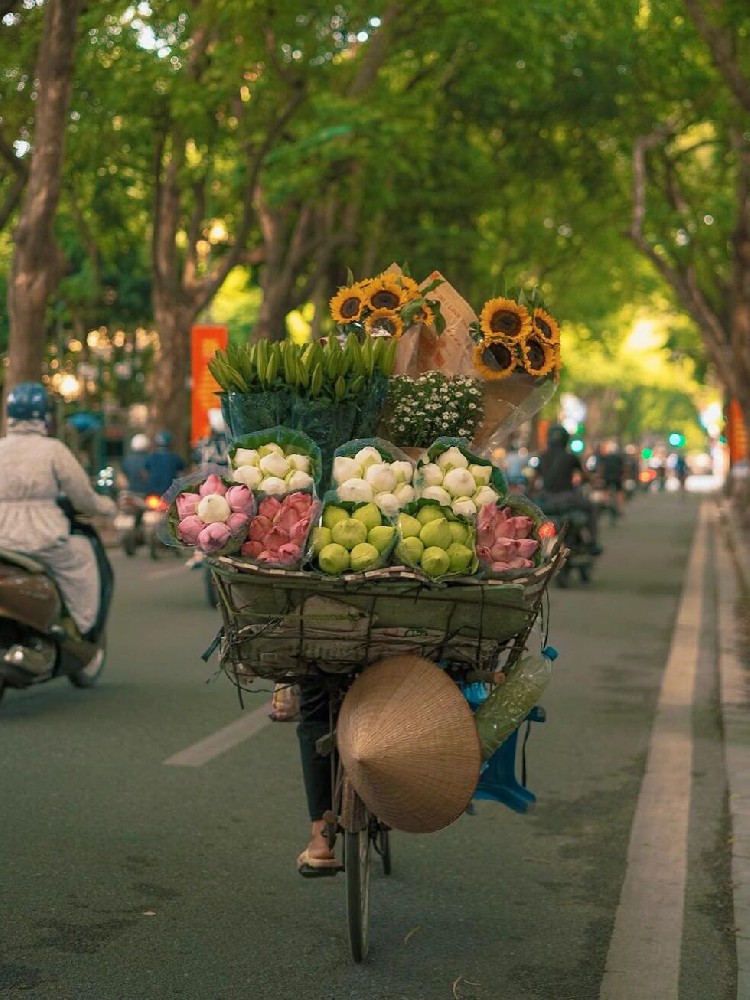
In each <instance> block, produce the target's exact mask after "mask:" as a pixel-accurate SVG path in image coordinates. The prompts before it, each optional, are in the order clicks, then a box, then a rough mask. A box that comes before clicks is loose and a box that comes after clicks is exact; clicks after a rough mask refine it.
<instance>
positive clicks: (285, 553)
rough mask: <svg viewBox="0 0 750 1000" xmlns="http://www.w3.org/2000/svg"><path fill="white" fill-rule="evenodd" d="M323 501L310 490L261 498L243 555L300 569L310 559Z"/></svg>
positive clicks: (272, 563) (250, 526)
mask: <svg viewBox="0 0 750 1000" xmlns="http://www.w3.org/2000/svg"><path fill="white" fill-rule="evenodd" d="M320 508H321V502H320V500H318V499H316V498H315V496H314V495H313V494H312V493H310V492H302V491H298V492H296V493H287V494H286V495H285V496H283V497H275V496H266V497H263V498H260V497H259V498H258V510H257V513H256V515H255V517H254V518H253V519H252V520H251V522H250V524H249V526H248V532H247V540H246V541H245V542H244V544H243V545H242V548H241V549H240V555H241V557H242V558H243V559H247V561H248V562H251V563H255V564H256V565H263V566H273V567H279V568H282V569H300V568H301V567H302V565H303V563H304V562H305V560H306V559H307V555H308V547H309V544H310V539H311V536H312V531H313V527H314V526H315V524H316V523H317V521H318V518H319V516H320Z"/></svg>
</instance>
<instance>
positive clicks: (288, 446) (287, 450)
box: [229, 426, 323, 496]
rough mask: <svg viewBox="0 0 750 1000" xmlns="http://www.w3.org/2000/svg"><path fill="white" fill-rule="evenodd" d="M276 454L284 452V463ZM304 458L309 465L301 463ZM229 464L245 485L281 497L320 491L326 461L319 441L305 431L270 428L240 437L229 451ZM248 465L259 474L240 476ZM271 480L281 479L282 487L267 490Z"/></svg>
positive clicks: (239, 480)
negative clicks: (265, 487) (305, 491)
mask: <svg viewBox="0 0 750 1000" xmlns="http://www.w3.org/2000/svg"><path fill="white" fill-rule="evenodd" d="M272 452H276V453H277V454H279V452H280V453H282V456H283V460H282V461H281V462H277V461H276V460H275V459H273V458H272V457H271V453H272ZM303 458H307V459H308V460H309V462H304V461H301V459H303ZM264 460H265V461H264ZM229 463H230V466H231V470H232V471H231V476H232V478H233V479H234V480H235V481H237V482H245V483H246V485H248V486H250V487H251V488H252V489H254V490H256V491H257V492H259V493H268V492H272V493H273V494H274V495H277V496H283V495H284V494H285V493H293V492H296V491H298V490H306V489H309V490H311V491H313V492H317V490H318V488H319V486H320V482H321V476H322V473H323V459H322V456H321V453H320V448H319V447H318V445H317V444H316V443H315V441H313V439H312V438H311V437H309V436H308V435H307V434H305V433H303V432H302V431H299V430H295V429H293V428H291V427H282V426H277V427H266V428H265V429H264V430H260V431H255V432H254V433H252V434H245V435H243V436H242V437H240V438H237V439H236V440H235V441H234V442H233V443H232V445H231V446H230V448H229ZM247 466H252V467H254V468H256V469H257V470H258V472H257V474H252V475H250V474H243V473H239V474H238V470H239V469H241V468H242V467H247ZM295 472H301V473H302V474H303V476H304V475H305V474H307V475H309V476H310V477H311V482H310V483H305V480H304V478H302V477H299V476H297V477H295V476H294V473H295ZM269 478H272V479H275V480H277V479H281V480H282V484H279V483H274V484H273V489H272V490H268V489H264V485H263V484H264V480H266V479H269Z"/></svg>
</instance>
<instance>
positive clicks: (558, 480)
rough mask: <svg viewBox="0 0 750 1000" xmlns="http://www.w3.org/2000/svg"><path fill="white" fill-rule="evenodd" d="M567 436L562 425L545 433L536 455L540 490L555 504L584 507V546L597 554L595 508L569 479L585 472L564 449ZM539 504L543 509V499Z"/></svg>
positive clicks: (593, 553)
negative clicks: (544, 441)
mask: <svg viewBox="0 0 750 1000" xmlns="http://www.w3.org/2000/svg"><path fill="white" fill-rule="evenodd" d="M569 440H570V435H569V434H568V432H567V431H566V430H565V428H564V427H563V426H562V425H560V424H558V425H555V426H554V427H550V429H549V432H548V434H547V450H546V451H545V452H544V453H543V454H542V455H541V456H540V459H539V469H538V474H539V477H540V479H541V481H542V491H543V493H544V496H545V497H550V498H551V499H552V500H553V501H554V503H555V505H556V506H557V505H560V506H561V507H563V508H565V507H568V508H571V509H575V510H582V511H585V513H586V514H587V516H588V529H589V543H588V550H589V552H590V553H591V555H600V554H601V552H602V548H601V546H600V545H599V539H598V534H599V525H598V517H597V510H596V507H595V506H594V504H593V503H591V501H590V500H589V499H588V498H587V497H585V496H583V494H582V493H581V491H580V490H579V489H578V488H577V487H576V485H575V483H574V481H573V479H574V476H579V477H580V478H581V479H586V478H587V476H586V472H585V471H584V468H583V466H582V464H581V460H580V459H579V457H578V456H577V455H574V454H573V453H572V452H570V451H569V450H568V441H569ZM541 506H542V508H543V509H545V507H544V502H543V501H542V504H541Z"/></svg>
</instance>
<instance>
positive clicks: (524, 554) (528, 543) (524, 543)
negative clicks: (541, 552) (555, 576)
mask: <svg viewBox="0 0 750 1000" xmlns="http://www.w3.org/2000/svg"><path fill="white" fill-rule="evenodd" d="M538 548H539V542H537V541H536V540H535V539H533V538H518V539H516V541H515V542H513V549H514V551H515V554H516V555H517V556H520V557H521V558H522V559H530V558H531V557H532V556H533V555H534V553H535V552H536V550H537V549H538Z"/></svg>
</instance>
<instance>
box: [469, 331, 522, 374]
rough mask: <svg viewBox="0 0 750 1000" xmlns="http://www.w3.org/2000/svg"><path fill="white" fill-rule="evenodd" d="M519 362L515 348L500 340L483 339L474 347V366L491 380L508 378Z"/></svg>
mask: <svg viewBox="0 0 750 1000" xmlns="http://www.w3.org/2000/svg"><path fill="white" fill-rule="evenodd" d="M517 364H518V359H517V358H516V353H515V350H514V348H513V347H512V346H510V345H508V344H503V343H502V342H501V341H499V340H483V341H482V342H481V344H477V345H476V346H475V347H474V367H475V368H476V370H477V371H478V372H479V374H480V375H481V376H482V378H484V379H487V381H489V382H497V381H499V380H500V379H503V378H507V377H508V376H509V375H510V374H511V373H512V372H514V371H515V369H516V366H517Z"/></svg>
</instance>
